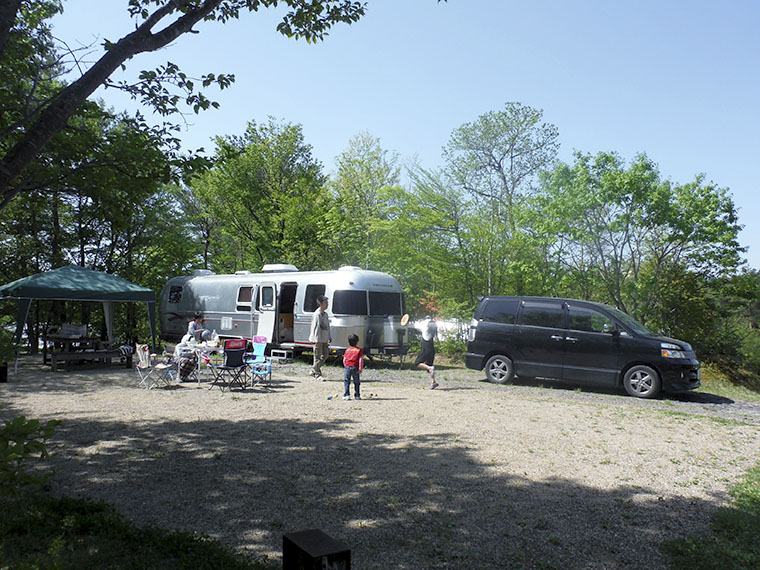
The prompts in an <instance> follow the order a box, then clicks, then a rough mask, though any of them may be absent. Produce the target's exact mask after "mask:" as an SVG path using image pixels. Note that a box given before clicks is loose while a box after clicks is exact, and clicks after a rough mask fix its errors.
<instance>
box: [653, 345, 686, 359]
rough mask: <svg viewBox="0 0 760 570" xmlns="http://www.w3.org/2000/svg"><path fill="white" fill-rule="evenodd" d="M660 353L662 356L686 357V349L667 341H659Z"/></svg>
mask: <svg viewBox="0 0 760 570" xmlns="http://www.w3.org/2000/svg"><path fill="white" fill-rule="evenodd" d="M660 354H661V355H662V356H663V358H682V359H686V358H688V357H687V356H686V351H685V350H684V349H683V348H681V347H680V346H678V345H677V344H670V343H669V342H663V343H660Z"/></svg>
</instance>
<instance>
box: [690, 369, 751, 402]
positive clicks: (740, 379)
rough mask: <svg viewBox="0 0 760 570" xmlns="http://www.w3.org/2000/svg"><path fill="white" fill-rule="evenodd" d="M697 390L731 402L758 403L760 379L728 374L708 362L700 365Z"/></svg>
mask: <svg viewBox="0 0 760 570" xmlns="http://www.w3.org/2000/svg"><path fill="white" fill-rule="evenodd" d="M699 390H700V391H701V392H709V393H710V394H715V395H717V396H725V397H726V398H731V399H732V400H743V401H745V402H756V403H758V402H760V378H758V377H757V376H750V375H745V374H738V373H736V374H730V373H728V372H726V370H725V369H724V368H722V367H720V366H717V365H715V364H711V363H709V362H706V363H703V364H702V386H701V387H700V388H699Z"/></svg>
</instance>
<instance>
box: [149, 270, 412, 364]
mask: <svg viewBox="0 0 760 570" xmlns="http://www.w3.org/2000/svg"><path fill="white" fill-rule="evenodd" d="M320 295H325V296H326V297H327V298H328V299H329V301H330V304H329V307H328V310H327V313H328V315H329V317H330V331H331V334H332V342H331V343H330V349H331V351H332V352H335V353H342V352H343V351H344V350H345V349H346V348H347V347H348V346H349V344H348V336H349V335H350V334H356V335H357V336H358V337H359V346H360V347H361V348H362V349H363V350H364V351H365V353H366V354H368V355H370V356H372V355H380V356H393V355H398V356H403V355H404V354H406V352H407V351H408V345H406V344H405V343H404V339H405V334H406V327H405V326H402V325H401V317H402V315H403V314H404V312H405V306H404V294H403V291H402V289H401V285H400V284H399V283H398V281H396V279H394V278H393V277H391V276H390V275H388V274H387V273H382V272H379V271H369V270H364V269H359V268H357V267H342V268H340V269H338V270H335V271H298V270H297V269H296V268H295V267H293V266H289V265H276V266H265V267H264V270H263V271H262V272H261V273H251V272H248V271H239V272H237V273H235V274H227V275H216V274H214V273H211V272H209V271H196V272H195V274H194V275H192V276H184V277H175V278H173V279H170V280H169V281H168V282H167V283H166V285H164V287H163V289H162V290H161V295H160V298H159V318H160V324H161V331H162V332H161V337H162V338H164V339H166V340H172V341H178V340H179V339H181V338H182V336H183V335H184V334H185V333H186V332H187V325H188V322H189V321H190V320H192V318H193V315H194V314H195V313H198V312H200V313H202V314H203V325H204V327H205V328H207V329H211V330H214V331H216V332H217V333H218V334H219V336H220V337H221V338H247V339H252V338H253V337H254V336H263V337H266V339H267V342H268V344H269V345H270V348H281V349H288V350H293V351H296V352H298V351H301V350H309V349H311V347H312V344H311V343H310V342H309V330H310V327H311V318H312V315H313V313H314V311H315V310H316V309H317V301H316V299H317V297H318V296H320Z"/></svg>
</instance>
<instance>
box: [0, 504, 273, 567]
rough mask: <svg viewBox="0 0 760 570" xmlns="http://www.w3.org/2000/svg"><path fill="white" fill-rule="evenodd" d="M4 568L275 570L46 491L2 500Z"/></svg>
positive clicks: (202, 540) (211, 543) (0, 559)
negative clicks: (141, 525) (60, 497)
mask: <svg viewBox="0 0 760 570" xmlns="http://www.w3.org/2000/svg"><path fill="white" fill-rule="evenodd" d="M0 509H2V512H3V516H2V517H0V567H2V568H3V570H6V569H7V570H32V569H53V568H54V569H56V570H74V569H77V570H79V569H81V568H109V569H111V570H122V569H124V570H126V569H134V568H141V569H147V570H149V569H154V568H155V569H159V568H160V569H162V570H174V569H177V570H179V569H183V570H184V569H187V570H190V569H193V570H205V569H208V570H212V569H218V568H225V569H230V570H273V569H274V568H278V567H279V565H275V564H274V562H272V561H251V560H248V559H246V558H244V557H243V556H242V555H240V554H237V553H235V552H233V551H232V550H231V549H230V548H228V547H226V546H224V545H223V544H221V543H219V542H217V541H215V540H213V539H211V538H209V537H205V536H198V535H195V534H191V533H186V532H171V531H167V530H163V529H160V528H156V527H138V526H135V525H133V524H131V523H129V522H128V521H126V520H125V518H124V517H123V516H122V515H121V514H119V513H118V512H117V511H116V510H115V509H113V508H112V507H110V506H108V505H106V504H104V503H96V502H93V501H88V500H84V499H70V498H62V499H59V498H53V497H50V496H48V495H46V494H44V493H43V492H26V493H22V494H21V495H19V496H15V497H14V496H7V495H6V496H2V497H0Z"/></svg>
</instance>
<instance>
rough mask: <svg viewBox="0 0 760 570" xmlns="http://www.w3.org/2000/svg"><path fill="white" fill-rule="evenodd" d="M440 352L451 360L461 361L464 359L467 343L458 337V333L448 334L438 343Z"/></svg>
mask: <svg viewBox="0 0 760 570" xmlns="http://www.w3.org/2000/svg"><path fill="white" fill-rule="evenodd" d="M438 352H439V353H440V354H441V355H442V356H445V357H446V358H448V359H449V360H452V361H454V362H461V361H463V360H464V354H465V352H467V343H466V342H465V341H463V340H461V339H460V338H458V335H456V334H450V335H446V336H445V337H444V339H443V340H442V341H440V342H439V343H438Z"/></svg>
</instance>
